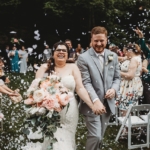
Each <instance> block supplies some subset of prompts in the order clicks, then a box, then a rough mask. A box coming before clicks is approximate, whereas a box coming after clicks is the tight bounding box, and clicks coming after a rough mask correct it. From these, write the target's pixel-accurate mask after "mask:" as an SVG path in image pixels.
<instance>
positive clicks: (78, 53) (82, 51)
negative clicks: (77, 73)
mask: <svg viewBox="0 0 150 150" xmlns="http://www.w3.org/2000/svg"><path fill="white" fill-rule="evenodd" d="M82 53H84V49H83V48H82V47H81V44H78V45H77V48H76V52H75V53H74V54H73V59H74V61H75V62H76V61H77V59H78V57H79V55H80V54H82Z"/></svg>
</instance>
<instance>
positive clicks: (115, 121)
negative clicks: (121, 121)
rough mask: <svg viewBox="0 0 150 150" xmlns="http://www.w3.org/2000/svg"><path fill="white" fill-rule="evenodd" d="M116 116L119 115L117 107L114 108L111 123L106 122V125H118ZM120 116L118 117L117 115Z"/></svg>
mask: <svg viewBox="0 0 150 150" xmlns="http://www.w3.org/2000/svg"><path fill="white" fill-rule="evenodd" d="M118 115H119V112H118V107H117V106H115V114H113V115H112V116H111V117H114V119H113V120H114V121H113V122H108V125H116V126H117V125H118ZM119 116H120V115H119Z"/></svg>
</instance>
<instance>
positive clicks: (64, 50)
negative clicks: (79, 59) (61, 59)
mask: <svg viewBox="0 0 150 150" xmlns="http://www.w3.org/2000/svg"><path fill="white" fill-rule="evenodd" d="M55 51H56V52H61V51H62V52H64V53H66V52H67V49H56V50H55Z"/></svg>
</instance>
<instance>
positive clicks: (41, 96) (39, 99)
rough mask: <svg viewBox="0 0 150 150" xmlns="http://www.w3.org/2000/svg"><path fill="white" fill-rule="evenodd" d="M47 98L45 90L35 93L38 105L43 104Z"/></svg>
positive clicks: (35, 100) (34, 97) (34, 96)
mask: <svg viewBox="0 0 150 150" xmlns="http://www.w3.org/2000/svg"><path fill="white" fill-rule="evenodd" d="M45 96H46V95H45V92H44V89H40V90H36V91H34V93H33V99H34V102H36V103H40V102H42V101H43V99H44V97H45Z"/></svg>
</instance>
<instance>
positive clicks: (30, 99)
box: [24, 98, 35, 105]
mask: <svg viewBox="0 0 150 150" xmlns="http://www.w3.org/2000/svg"><path fill="white" fill-rule="evenodd" d="M34 103H35V102H34V99H33V98H28V99H26V100H25V101H24V104H26V105H32V104H34Z"/></svg>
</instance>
